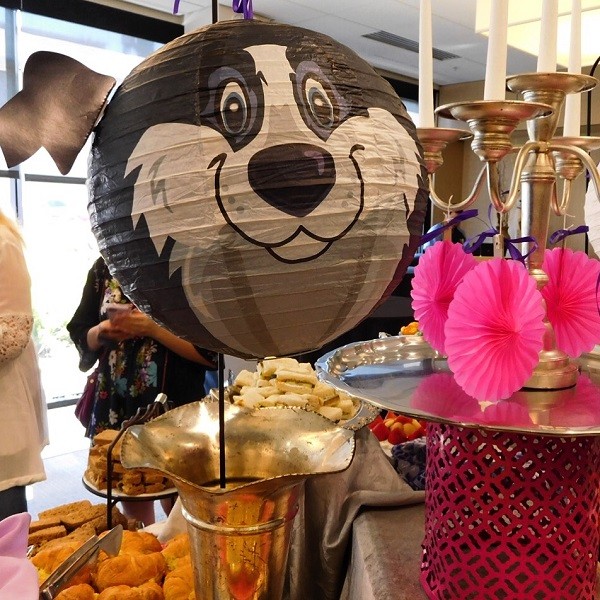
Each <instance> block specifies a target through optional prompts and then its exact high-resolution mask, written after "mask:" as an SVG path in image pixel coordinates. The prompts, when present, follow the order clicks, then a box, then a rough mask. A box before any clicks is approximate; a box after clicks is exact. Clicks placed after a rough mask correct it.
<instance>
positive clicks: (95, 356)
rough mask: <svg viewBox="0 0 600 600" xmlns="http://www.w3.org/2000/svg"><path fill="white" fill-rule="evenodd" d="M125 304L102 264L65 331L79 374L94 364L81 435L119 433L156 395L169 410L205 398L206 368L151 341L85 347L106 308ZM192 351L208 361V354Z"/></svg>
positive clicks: (140, 339) (141, 339) (90, 278)
mask: <svg viewBox="0 0 600 600" xmlns="http://www.w3.org/2000/svg"><path fill="white" fill-rule="evenodd" d="M114 303H117V304H129V300H128V299H127V298H126V297H125V296H124V294H123V292H122V290H121V287H120V286H119V283H118V282H117V281H116V279H114V278H113V277H112V276H111V275H110V272H109V270H108V268H107V267H106V264H105V263H104V261H103V260H102V259H98V260H97V261H96V262H95V263H94V266H93V267H92V269H91V270H90V272H89V273H88V278H87V281H86V284H85V287H84V290H83V294H82V298H81V302H80V304H79V307H78V308H77V310H76V312H75V314H74V315H73V318H72V319H71V321H70V322H69V324H68V325H67V330H68V331H69V335H70V336H71V339H72V340H73V342H74V343H75V345H76V347H77V349H78V350H79V355H80V363H79V368H80V369H81V370H82V371H88V370H89V369H91V368H92V366H93V365H94V364H95V363H96V361H98V374H97V384H96V393H95V399H94V406H93V409H92V416H91V420H90V423H89V425H88V428H87V431H86V435H87V436H88V437H93V436H94V435H95V434H96V433H98V432H99V431H102V430H103V429H119V428H120V426H121V423H122V422H123V421H124V420H126V419H128V418H130V417H132V416H134V415H135V413H136V412H137V410H138V409H139V408H143V407H146V406H147V405H148V404H150V403H151V402H153V401H154V399H155V398H156V396H157V395H158V394H159V393H160V392H164V393H165V394H166V395H167V399H168V401H169V404H170V406H180V405H182V404H185V403H187V402H192V401H195V400H200V399H201V398H202V397H203V396H204V376H205V368H204V367H203V366H202V365H199V364H197V363H194V362H192V361H189V360H186V359H185V358H182V357H181V356H179V355H177V354H175V353H174V352H171V351H170V350H168V349H167V348H166V347H165V346H163V345H162V344H160V343H159V342H157V341H156V340H154V339H152V338H148V337H136V338H133V339H129V340H124V341H122V342H119V343H114V344H112V345H111V346H105V347H104V348H103V350H100V351H99V352H94V351H93V350H91V349H90V348H89V347H88V345H87V332H88V330H89V329H91V328H92V327H94V326H95V325H97V324H98V323H99V322H100V321H102V320H104V319H106V318H108V317H107V305H109V304H114ZM197 350H198V351H199V352H200V353H202V354H203V355H204V356H205V357H206V358H208V359H209V360H212V359H213V356H212V355H211V353H208V352H207V351H204V350H202V349H200V348H197Z"/></svg>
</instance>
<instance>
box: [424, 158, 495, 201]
mask: <svg viewBox="0 0 600 600" xmlns="http://www.w3.org/2000/svg"><path fill="white" fill-rule="evenodd" d="M485 171H486V168H485V166H484V167H483V168H482V169H481V171H479V175H478V176H477V179H476V181H475V184H474V185H473V189H472V190H471V193H470V194H469V195H468V196H467V197H466V198H465V199H464V200H461V201H460V202H457V203H456V204H452V199H451V198H450V199H449V200H448V202H444V201H443V200H442V199H441V198H440V197H439V196H438V195H437V194H436V193H435V189H434V187H433V174H432V173H430V174H429V196H430V198H431V201H432V202H433V204H435V206H437V207H438V208H439V209H440V210H443V211H447V210H451V211H452V212H456V211H457V210H464V209H465V208H468V207H469V206H471V204H473V202H475V200H477V198H478V197H479V194H480V193H481V188H482V187H483V182H484V181H485V177H484V176H485Z"/></svg>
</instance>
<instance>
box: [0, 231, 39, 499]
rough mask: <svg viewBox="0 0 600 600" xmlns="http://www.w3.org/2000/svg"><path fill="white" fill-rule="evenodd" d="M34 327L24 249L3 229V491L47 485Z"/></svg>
mask: <svg viewBox="0 0 600 600" xmlns="http://www.w3.org/2000/svg"><path fill="white" fill-rule="evenodd" d="M32 327H33V312H32V309H31V280H30V278H29V272H28V270H27V265H26V263H25V258H24V255H23V249H22V247H21V243H20V241H19V240H18V239H17V238H16V237H15V235H14V234H13V232H12V231H10V230H9V229H8V228H7V227H6V226H4V225H2V224H0V491H3V490H6V489H8V488H11V487H14V486H22V485H28V484H30V483H35V482H36V481H42V480H44V479H46V474H45V472H44V464H43V462H42V458H41V451H42V449H43V448H44V446H45V445H46V444H47V443H48V422H47V414H46V402H45V398H44V393H43V390H42V386H41V379H40V371H39V367H38V362H37V354H36V351H35V347H34V344H33V340H32V338H31V331H32Z"/></svg>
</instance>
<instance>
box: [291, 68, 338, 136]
mask: <svg viewBox="0 0 600 600" xmlns="http://www.w3.org/2000/svg"><path fill="white" fill-rule="evenodd" d="M291 79H292V83H293V86H294V96H295V98H296V103H297V104H298V106H299V107H300V111H301V113H302V118H303V120H304V122H305V123H306V125H307V126H308V127H309V128H310V129H311V130H312V131H313V132H314V133H316V134H317V135H318V136H319V137H320V138H321V139H322V140H326V139H327V138H328V137H329V136H330V135H331V132H332V131H333V130H334V129H335V128H336V127H338V126H339V125H340V124H341V123H342V122H343V121H344V120H345V119H346V118H347V117H348V116H349V115H348V113H349V111H348V103H347V102H346V101H345V100H344V98H343V97H342V95H341V94H340V93H339V91H338V90H337V88H336V87H335V86H334V85H333V83H332V82H331V81H330V79H329V78H328V77H327V75H326V74H325V73H324V72H323V70H322V69H321V67H320V66H319V65H317V64H316V63H315V62H312V61H303V62H301V63H300V64H299V65H298V66H297V68H296V73H295V74H293V75H292V76H291Z"/></svg>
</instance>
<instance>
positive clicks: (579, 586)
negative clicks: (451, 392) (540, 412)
mask: <svg viewBox="0 0 600 600" xmlns="http://www.w3.org/2000/svg"><path fill="white" fill-rule="evenodd" d="M426 468H427V471H426V477H427V491H426V504H425V539H424V541H423V559H422V564H421V584H422V586H423V588H424V590H425V593H426V594H427V596H428V597H429V598H430V599H440V600H441V599H443V600H483V599H490V600H503V599H506V600H558V599H560V600H567V599H568V600H593V598H595V587H596V566H597V560H598V546H599V541H600V535H599V507H598V501H599V489H600V438H598V437H591V436H590V437H587V436H586V437H574V438H562V437H552V436H539V435H525V434H520V433H513V432H497V431H485V430H478V429H466V428H462V427H458V426H455V425H448V424H437V423H436V424H430V425H428V429H427V467H426Z"/></svg>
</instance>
